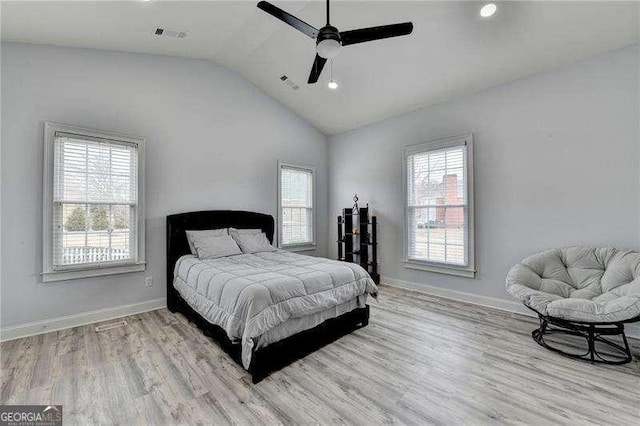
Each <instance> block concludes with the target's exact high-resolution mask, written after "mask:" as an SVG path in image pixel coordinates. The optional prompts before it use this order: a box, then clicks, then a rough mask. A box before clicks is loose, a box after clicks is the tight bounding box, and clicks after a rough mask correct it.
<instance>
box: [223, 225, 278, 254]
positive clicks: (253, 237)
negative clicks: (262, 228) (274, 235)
mask: <svg viewBox="0 0 640 426" xmlns="http://www.w3.org/2000/svg"><path fill="white" fill-rule="evenodd" d="M229 234H230V235H231V236H232V237H233V239H234V240H236V243H238V245H239V246H240V249H241V250H242V252H243V253H245V254H249V253H259V252H261V251H276V250H277V249H276V248H275V247H274V246H272V245H271V244H270V243H269V240H268V239H267V235H266V234H265V233H264V232H260V233H259V234H256V233H253V234H249V233H239V232H238V230H237V229H233V228H231V229H229Z"/></svg>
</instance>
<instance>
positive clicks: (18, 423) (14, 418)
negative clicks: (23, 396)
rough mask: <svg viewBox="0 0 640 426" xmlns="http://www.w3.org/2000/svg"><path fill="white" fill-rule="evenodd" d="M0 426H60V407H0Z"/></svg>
mask: <svg viewBox="0 0 640 426" xmlns="http://www.w3.org/2000/svg"><path fill="white" fill-rule="evenodd" d="M0 426H62V405H0Z"/></svg>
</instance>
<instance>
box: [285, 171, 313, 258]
mask: <svg viewBox="0 0 640 426" xmlns="http://www.w3.org/2000/svg"><path fill="white" fill-rule="evenodd" d="M283 168H288V169H297V170H302V171H305V172H311V180H312V183H311V190H312V191H313V194H311V202H312V207H311V222H312V223H311V242H310V243H299V244H283V242H282V229H283V226H282V169H283ZM316 185H317V184H316V168H315V167H314V166H311V165H307V164H296V163H289V162H285V161H278V248H281V249H286V250H288V251H312V250H315V249H316V247H317V245H316V234H317V233H316V223H317V221H316V215H317V212H316V210H317V209H316V206H317V202H316V201H317V200H316V193H317V191H316Z"/></svg>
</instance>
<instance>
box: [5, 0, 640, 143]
mask: <svg viewBox="0 0 640 426" xmlns="http://www.w3.org/2000/svg"><path fill="white" fill-rule="evenodd" d="M256 3H257V2H256V1H228V2H221V1H212V2H206V1H195V2H187V1H173V2H165V1H149V2H142V1H134V2H118V1H115V2H114V1H106V2H105V1H103V2H57V1H56V2H7V1H3V2H2V33H1V34H2V40H6V41H18V42H29V43H41V44H53V45H61V46H75V47H89V48H98V49H108V50H117V51H128V52H144V53H153V54H163V55H173V56H183V57H190V58H201V59H207V60H211V61H214V62H216V63H218V64H221V65H224V66H227V67H229V68H231V69H233V70H235V71H237V72H239V73H240V74H241V75H243V76H244V77H245V78H247V79H248V80H249V81H251V82H252V83H253V84H255V85H256V86H258V87H260V88H261V89H262V90H264V91H265V92H267V93H268V94H270V95H271V96H273V97H274V98H276V99H278V100H279V101H280V102H282V103H283V104H285V105H286V106H288V107H289V108H290V109H292V110H293V111H295V112H296V113H297V114H299V115H300V116H302V117H304V118H306V119H307V120H308V121H309V122H311V123H312V124H313V125H314V126H316V127H317V128H318V129H320V130H321V131H323V132H324V133H326V134H335V133H339V132H343V131H346V130H350V129H353V128H356V127H359V126H362V125H364V124H368V123H371V122H374V121H378V120H381V119H385V118H388V117H391V116H394V115H398V114H402V113H404V112H408V111H411V110H414V109H417V108H420V107H423V106H427V105H431V104H434V103H439V102H443V101H446V100H448V99H451V98H454V97H459V96H462V95H465V94H468V93H471V92H475V91H478V90H481V89H484V88H488V87H492V86H496V85H499V84H503V83H506V82H509V81H513V80H515V79H519V78H523V77H526V76H529V75H532V74H535V73H538V72H543V71H548V70H552V69H556V68H559V67H561V66H563V65H566V64H569V63H572V62H575V61H578V60H581V59H585V58H588V57H592V56H596V55H598V54H601V53H603V52H606V51H610V50H614V49H618V48H621V47H624V46H627V45H630V44H633V43H637V42H638V40H639V27H640V26H639V12H638V7H639V5H638V3H637V2H604V1H603V2H581V1H567V2H558V1H553V2H544V1H542V2H541V1H511V2H504V1H503V2H500V9H499V12H498V14H497V15H496V16H495V17H494V18H492V19H488V20H483V19H481V18H480V17H479V16H478V9H479V5H480V2H478V1H440V2H434V1H412V2H406V1H401V0H396V1H367V2H363V1H336V2H334V3H332V7H331V23H332V25H335V26H336V27H338V28H339V29H340V30H349V29H354V28H361V27H367V26H375V25H384V24H388V23H389V22H404V21H412V22H413V23H414V32H413V34H412V35H410V36H408V37H398V38H396V39H387V40H380V41H376V42H372V43H365V44H361V45H354V46H349V47H346V48H344V49H343V50H342V52H341V53H340V55H339V56H338V57H337V58H335V59H334V61H333V76H334V79H335V80H336V81H337V82H338V83H339V85H340V87H339V89H338V90H335V91H332V90H329V89H328V88H327V81H328V79H329V73H328V72H325V73H323V75H322V76H321V78H320V80H319V82H318V83H317V84H315V85H307V84H306V81H307V78H308V72H309V69H310V66H311V63H312V62H313V58H314V48H315V46H314V42H313V40H311V39H309V38H308V37H306V36H304V35H303V34H301V33H298V32H297V31H296V30H294V29H293V28H291V27H289V26H287V25H284V24H282V23H281V22H279V21H277V20H276V19H274V18H273V17H271V16H269V15H267V14H266V13H264V12H262V11H260V10H259V9H257V8H256V6H255V5H256ZM273 3H274V4H276V5H278V6H279V7H281V8H283V9H285V10H287V11H288V12H290V13H292V14H294V15H296V16H298V17H300V18H301V19H303V20H305V21H306V22H308V23H310V24H311V25H314V26H316V27H318V28H319V27H321V26H322V25H323V24H324V22H325V6H324V3H323V2H318V1H303V2H300V1H295V2H289V1H273ZM157 26H161V27H166V28H174V29H180V30H187V31H189V35H188V37H187V38H184V39H170V38H158V37H154V36H153V35H152V31H153V29H154V28H155V27H157ZM282 74H286V75H287V76H289V78H291V79H292V80H293V81H294V82H296V83H297V84H298V85H299V86H300V90H297V91H293V90H291V88H289V87H288V86H286V85H284V84H282V83H281V82H280V80H279V77H280V76H281V75H282Z"/></svg>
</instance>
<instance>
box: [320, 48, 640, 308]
mask: <svg viewBox="0 0 640 426" xmlns="http://www.w3.org/2000/svg"><path fill="white" fill-rule="evenodd" d="M638 53H639V51H638V48H637V46H634V47H629V48H625V49H622V50H620V51H616V52H612V53H610V54H607V55H605V56H601V57H598V58H595V59H592V60H589V61H586V62H581V63H578V64H575V65H572V66H569V67H567V68H564V69H561V70H558V71H555V72H550V73H545V74H539V75H537V76H534V77H530V78H527V79H524V80H519V81H515V82H513V83H510V84H506V85H503V86H500V87H496V88H492V89H489V90H485V91H482V92H479V93H477V94H474V95H471V96H468V97H465V98H461V99H457V100H453V101H450V102H447V103H444V104H441V105H437V106H432V107H428V108H424V109H421V110H418V111H415V112H413V113H409V114H405V115H402V116H398V117H395V118H391V119H388V120H385V121H382V122H379V123H375V124H372V125H369V126H366V127H363V128H360V129H357V130H354V131H351V132H348V133H344V134H340V135H337V136H334V137H331V138H330V146H329V165H330V167H329V174H330V182H329V194H330V195H329V200H330V202H329V209H330V214H331V216H332V219H333V218H334V217H335V216H336V215H338V214H339V212H340V209H341V208H342V207H344V206H349V205H350V204H351V198H352V196H353V194H354V193H355V192H357V193H358V195H359V196H360V200H361V201H360V202H361V203H362V204H364V203H366V202H367V201H369V202H370V204H371V206H372V208H373V211H374V214H377V215H378V218H379V222H380V253H379V258H380V261H381V273H382V275H383V276H385V277H390V278H394V279H396V280H403V281H409V282H412V283H422V284H428V285H432V286H439V287H444V288H447V289H450V290H456V291H462V292H467V293H475V294H479V295H482V296H490V297H498V298H508V297H509V296H508V295H507V293H506V291H505V290H504V277H505V275H506V273H507V271H508V269H509V267H510V266H511V265H513V264H514V263H515V262H517V261H518V260H519V259H521V258H523V257H524V256H527V255H529V254H532V253H535V252H537V251H540V250H543V249H546V248H551V247H559V246H569V245H579V244H584V245H596V246H598V245H605V246H606V245H612V246H620V247H628V248H631V249H638V248H640V244H639V242H640V240H639V235H640V229H639V222H638V217H639V216H640V207H639V206H640V205H639V202H640V200H639V194H640V181H639V179H640V167H639V158H640V152H639V146H640V143H639V140H638V136H639V135H638V117H639V115H638V114H639V109H638V98H639V96H638V89H639V87H638V76H639V74H638V71H639V70H638ZM427 72H428V71H427ZM469 72H473V70H469ZM469 132H473V133H474V136H475V147H474V149H475V178H476V180H475V185H476V211H475V212H476V227H477V234H476V236H477V243H476V255H477V257H476V261H477V269H478V274H477V279H465V278H457V277H452V276H448V275H441V274H434V273H428V272H423V271H415V270H410V269H406V268H404V267H403V266H402V264H401V257H402V232H403V214H404V210H403V205H404V204H403V203H404V200H403V195H402V185H401V182H402V179H403V177H402V175H401V173H402V172H401V164H402V148H403V147H404V146H405V145H412V144H416V143H420V142H426V141H430V140H434V139H438V138H442V137H446V136H453V135H459V134H464V133H469ZM329 228H330V238H329V240H330V241H332V239H333V237H334V236H335V232H336V225H335V224H334V220H332V221H331V224H330V227H329ZM336 251H337V249H336V247H334V244H331V245H330V253H331V255H332V256H335V255H336Z"/></svg>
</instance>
